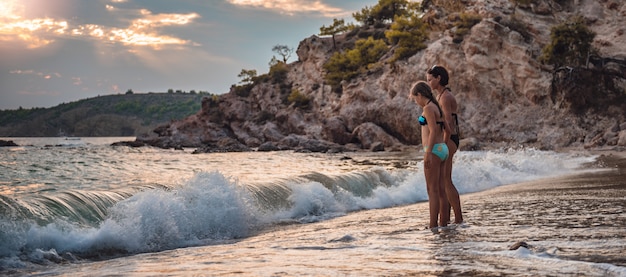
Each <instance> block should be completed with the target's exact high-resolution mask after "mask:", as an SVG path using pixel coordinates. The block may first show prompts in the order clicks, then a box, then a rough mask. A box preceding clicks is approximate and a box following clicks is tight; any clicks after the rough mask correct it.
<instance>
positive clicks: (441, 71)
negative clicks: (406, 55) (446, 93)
mask: <svg viewBox="0 0 626 277" xmlns="http://www.w3.org/2000/svg"><path fill="white" fill-rule="evenodd" d="M428 74H430V75H433V77H435V78H437V77H441V79H440V80H439V84H440V85H442V86H444V87H445V86H447V85H448V80H449V76H448V70H446V68H445V67H443V66H440V65H433V67H431V68H429V69H428Z"/></svg>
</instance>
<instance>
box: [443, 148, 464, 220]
mask: <svg viewBox="0 0 626 277" xmlns="http://www.w3.org/2000/svg"><path fill="white" fill-rule="evenodd" d="M448 150H449V151H450V155H449V157H448V159H447V160H445V165H444V168H443V170H442V171H444V172H443V175H444V177H443V179H442V180H443V183H444V184H443V185H444V190H445V194H446V197H447V201H446V202H447V204H448V205H447V206H446V207H445V210H442V214H446V215H447V220H448V221H449V220H450V207H452V209H453V210H454V223H457V224H458V223H461V222H463V213H462V211H461V198H460V196H459V191H458V190H457V189H456V187H455V186H454V183H452V158H453V157H454V154H455V153H456V151H457V146H456V144H455V143H454V142H452V141H449V142H448Z"/></svg>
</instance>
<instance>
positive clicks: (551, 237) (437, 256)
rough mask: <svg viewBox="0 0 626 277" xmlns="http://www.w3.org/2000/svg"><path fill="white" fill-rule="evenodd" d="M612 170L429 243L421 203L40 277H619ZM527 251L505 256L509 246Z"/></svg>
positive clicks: (617, 190)
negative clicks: (106, 276)
mask: <svg viewBox="0 0 626 277" xmlns="http://www.w3.org/2000/svg"><path fill="white" fill-rule="evenodd" d="M606 154H607V155H606V156H604V157H602V158H601V159H600V160H601V163H603V164H604V166H605V167H606V168H609V169H608V170H601V171H596V172H587V173H581V174H579V175H572V176H566V177H561V178H554V179H543V180H540V181H534V182H527V183H521V184H515V185H508V186H504V187H499V188H497V189H493V190H489V191H485V192H480V193H473V194H466V195H462V196H461V201H462V205H463V209H464V213H465V219H466V223H465V224H464V225H462V226H459V227H457V228H456V229H454V230H448V231H441V232H439V233H437V234H433V233H432V232H431V231H430V230H428V229H427V228H426V226H427V224H428V206H427V203H418V204H414V205H408V206H401V207H395V208H388V209H381V210H366V211H360V212H356V213H351V214H349V215H346V216H342V217H338V218H335V219H332V220H328V221H323V222H317V223H311V224H285V225H282V226H275V227H273V228H271V229H272V230H266V231H264V232H263V233H262V234H259V235H257V236H253V237H249V238H246V239H243V240H240V241H233V242H232V243H231V244H222V245H213V246H202V247H192V248H184V249H175V250H170V251H163V252H160V253H147V254H141V255H135V256H133V257H132V259H129V258H128V257H123V258H119V259H111V260H106V261H101V262H90V263H88V264H72V265H67V266H65V267H59V268H55V269H53V270H52V271H48V272H45V271H43V272H39V273H42V274H43V275H57V274H59V275H73V276H90V275H92V274H91V273H92V272H98V273H102V274H107V273H108V274H111V275H122V276H127V275H135V276H137V275H139V276H152V275H160V276H163V275H172V276H179V275H185V276H188V275H199V276H206V275H209V276H579V275H584V276H625V275H626V256H625V255H624V253H626V155H625V153H623V152H621V153H620V152H618V153H606ZM520 243H522V244H525V245H526V247H519V248H517V249H511V247H512V246H514V245H515V244H518V245H519V244H520Z"/></svg>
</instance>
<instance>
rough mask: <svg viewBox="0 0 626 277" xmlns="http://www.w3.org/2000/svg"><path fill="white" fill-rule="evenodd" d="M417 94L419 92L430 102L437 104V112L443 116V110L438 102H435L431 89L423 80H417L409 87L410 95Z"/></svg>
mask: <svg viewBox="0 0 626 277" xmlns="http://www.w3.org/2000/svg"><path fill="white" fill-rule="evenodd" d="M418 94H421V95H422V96H424V97H426V98H427V99H428V100H430V101H431V102H433V103H435V105H437V109H439V114H440V115H442V116H443V111H442V110H441V107H440V106H439V102H437V99H436V98H435V96H434V95H433V90H432V89H431V88H430V86H429V85H428V83H426V82H424V81H419V82H417V83H415V84H414V85H413V87H412V88H411V95H413V96H417V95H418Z"/></svg>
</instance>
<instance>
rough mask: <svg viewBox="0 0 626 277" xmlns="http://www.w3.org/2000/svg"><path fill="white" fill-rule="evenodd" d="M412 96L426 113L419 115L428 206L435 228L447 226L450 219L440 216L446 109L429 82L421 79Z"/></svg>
mask: <svg viewBox="0 0 626 277" xmlns="http://www.w3.org/2000/svg"><path fill="white" fill-rule="evenodd" d="M409 98H411V99H413V101H415V103H416V104H417V105H419V106H421V107H422V115H421V116H420V117H419V118H418V121H419V123H420V125H422V145H423V147H424V176H425V177H426V190H427V192H428V207H429V210H430V223H429V225H428V227H429V228H431V230H433V231H435V230H437V229H436V227H438V226H446V225H447V224H448V222H447V221H443V220H441V221H438V219H439V216H440V211H441V210H440V198H441V197H442V194H443V193H444V192H443V190H444V189H443V184H442V183H441V182H440V180H442V179H441V178H442V177H443V170H442V169H443V166H444V161H445V160H446V159H447V158H448V146H447V145H446V143H445V141H444V139H443V132H444V129H445V128H446V122H445V121H444V119H443V111H442V110H441V107H439V104H438V103H437V100H436V99H435V97H434V96H433V93H432V90H431V89H430V87H429V86H428V84H426V82H423V81H420V82H417V83H415V84H414V85H413V87H412V88H411V91H410V94H409Z"/></svg>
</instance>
